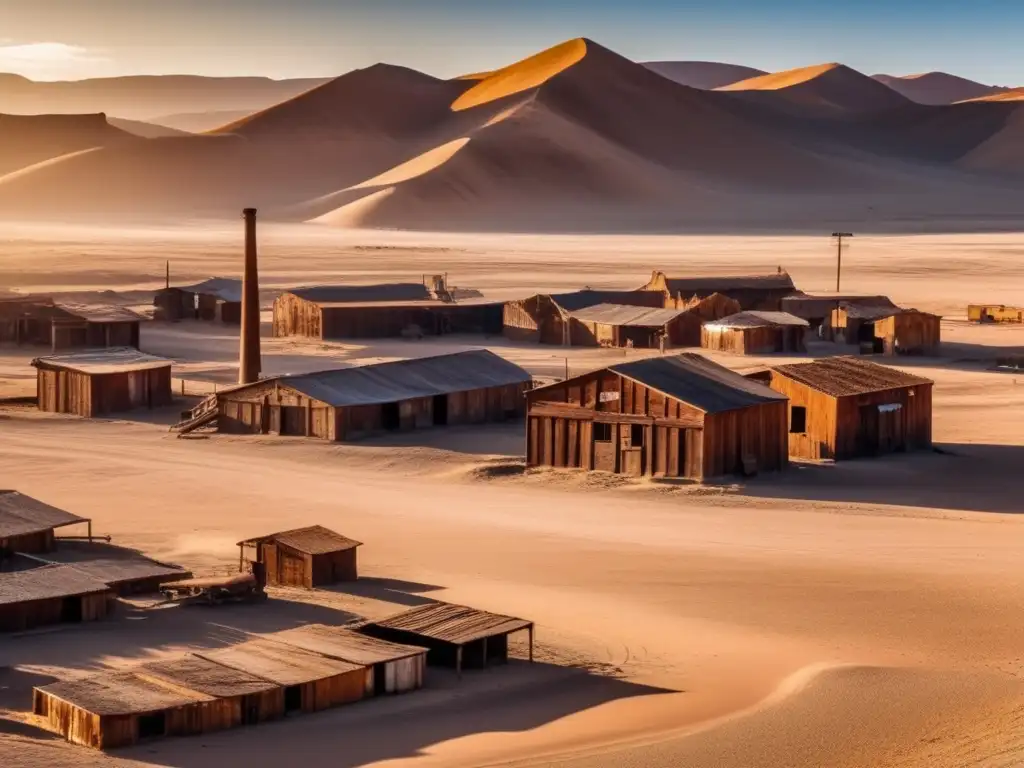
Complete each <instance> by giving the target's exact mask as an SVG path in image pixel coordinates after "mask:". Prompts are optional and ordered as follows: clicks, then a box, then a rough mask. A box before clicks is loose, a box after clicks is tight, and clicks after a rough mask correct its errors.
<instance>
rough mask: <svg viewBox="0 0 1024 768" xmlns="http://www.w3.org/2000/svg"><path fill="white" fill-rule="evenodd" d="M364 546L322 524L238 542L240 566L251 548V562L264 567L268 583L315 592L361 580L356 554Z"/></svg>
mask: <svg viewBox="0 0 1024 768" xmlns="http://www.w3.org/2000/svg"><path fill="white" fill-rule="evenodd" d="M361 546H362V543H361V542H358V541H353V540H352V539H348V538H346V537H344V536H342V535H341V534H340V533H335V532H334V531H332V530H329V529H327V528H324V527H323V526H322V525H312V526H309V527H308V528H297V529H295V530H292V531H281V532H280V533H271V534H268V535H266V536H259V537H257V538H253V539H246V540H245V541H240V542H238V548H239V565H240V566H242V564H243V562H244V557H245V550H246V549H247V548H248V549H250V550H252V553H253V557H252V559H251V562H254V563H261V564H262V565H263V566H264V567H265V569H266V571H265V572H266V575H267V584H270V585H272V586H292V587H306V588H307V589H313V588H314V587H320V586H323V585H325V584H335V583H337V582H339V581H355V580H356V579H358V578H359V571H358V567H357V565H356V551H357V549H358V548H359V547H361ZM239 570H242V568H241V567H240V568H239Z"/></svg>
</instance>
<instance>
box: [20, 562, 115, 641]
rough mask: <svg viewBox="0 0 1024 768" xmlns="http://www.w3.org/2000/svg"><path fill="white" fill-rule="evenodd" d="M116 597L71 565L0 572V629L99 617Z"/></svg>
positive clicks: (22, 627) (104, 614)
mask: <svg viewBox="0 0 1024 768" xmlns="http://www.w3.org/2000/svg"><path fill="white" fill-rule="evenodd" d="M113 599H114V593H113V592H112V591H111V589H110V587H109V586H107V585H106V584H104V583H103V582H102V581H99V580H98V579H94V578H93V577H92V576H89V575H88V574H85V573H83V572H81V571H79V570H78V569H77V568H72V567H70V566H64V565H47V566H43V567H40V568H32V569H30V570H23V571H15V572H13V573H0V632H23V631H25V630H27V629H34V628H35V627H42V626H46V625H49V624H60V623H81V622H85V621H97V620H99V619H102V618H104V617H106V615H107V614H108V612H109V611H110V606H111V604H112V601H113Z"/></svg>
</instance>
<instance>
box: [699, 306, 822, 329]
mask: <svg viewBox="0 0 1024 768" xmlns="http://www.w3.org/2000/svg"><path fill="white" fill-rule="evenodd" d="M809 325H810V323H808V322H807V321H806V320H804V319H802V318H799V317H797V316H796V315H791V314H789V313H788V312H766V311H762V310H747V311H745V312H737V313H736V314H735V315H729V316H728V317H723V318H720V319H718V320H714V321H712V322H709V323H705V324H704V327H705V328H772V327H774V328H782V327H797V328H807V327H808V326H809Z"/></svg>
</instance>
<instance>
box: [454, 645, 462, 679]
mask: <svg viewBox="0 0 1024 768" xmlns="http://www.w3.org/2000/svg"><path fill="white" fill-rule="evenodd" d="M455 674H456V675H458V676H459V678H460V679H461V678H462V646H461V645H459V646H456V648H455Z"/></svg>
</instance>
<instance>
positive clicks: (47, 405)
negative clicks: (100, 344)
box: [32, 347, 173, 418]
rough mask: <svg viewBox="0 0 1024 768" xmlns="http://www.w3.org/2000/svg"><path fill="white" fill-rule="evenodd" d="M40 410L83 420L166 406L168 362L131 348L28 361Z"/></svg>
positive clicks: (169, 382) (168, 400)
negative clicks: (35, 372)
mask: <svg viewBox="0 0 1024 768" xmlns="http://www.w3.org/2000/svg"><path fill="white" fill-rule="evenodd" d="M32 365H34V366H35V368H36V371H37V375H36V398H37V402H38V405H39V409H40V410H42V411H49V412H51V413H70V414H74V415H76V416H84V417H86V418H90V417H95V416H103V415H106V414H110V413H120V412H122V411H130V410H134V409H136V408H159V407H161V406H164V405H170V403H171V402H172V399H173V398H172V395H171V361H170V360H166V359H164V358H162V357H156V356H154V355H147V354H146V353H144V352H139V351H138V350H137V349H133V348H131V347H117V348H111V349H100V350H90V351H87V352H75V353H71V354H67V355H54V356H51V357H39V358H36V359H35V360H33V361H32Z"/></svg>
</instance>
